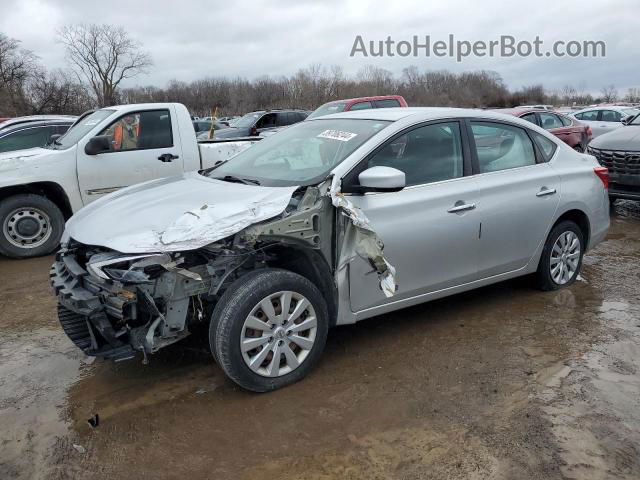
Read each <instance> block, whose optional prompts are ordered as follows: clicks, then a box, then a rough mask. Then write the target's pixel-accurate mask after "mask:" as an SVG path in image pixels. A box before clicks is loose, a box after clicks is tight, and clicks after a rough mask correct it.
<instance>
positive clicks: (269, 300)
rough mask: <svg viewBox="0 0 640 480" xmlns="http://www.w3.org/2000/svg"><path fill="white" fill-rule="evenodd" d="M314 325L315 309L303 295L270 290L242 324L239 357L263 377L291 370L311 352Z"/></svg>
mask: <svg viewBox="0 0 640 480" xmlns="http://www.w3.org/2000/svg"><path fill="white" fill-rule="evenodd" d="M317 326H318V321H317V318H316V312H315V310H314V308H313V305H311V302H309V300H308V299H307V298H306V297H305V296H304V295H301V294H299V293H296V292H292V291H282V292H276V293H273V294H271V295H269V296H267V297H265V298H263V299H262V300H261V301H260V302H258V304H257V305H255V306H254V307H253V309H252V310H251V312H250V313H249V315H248V316H247V318H246V319H245V321H244V324H243V325H242V330H241V335H240V349H241V352H242V357H243V359H244V361H245V363H246V365H247V366H248V367H249V368H250V369H251V370H252V371H253V372H254V373H257V374H258V375H261V376H263V377H281V376H283V375H286V374H288V373H291V372H292V371H293V370H295V369H296V368H298V367H299V366H300V365H301V364H302V363H303V362H304V361H305V359H306V358H307V356H308V355H309V353H310V352H311V349H312V348H313V346H314V344H315V340H316V332H317Z"/></svg>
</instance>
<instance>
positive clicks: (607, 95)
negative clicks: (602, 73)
mask: <svg viewBox="0 0 640 480" xmlns="http://www.w3.org/2000/svg"><path fill="white" fill-rule="evenodd" d="M600 93H601V94H602V101H603V102H605V103H612V102H615V101H616V100H617V99H618V90H617V89H616V87H615V86H614V85H607V86H606V87H602V88H601V89H600Z"/></svg>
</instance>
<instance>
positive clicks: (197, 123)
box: [193, 120, 229, 140]
mask: <svg viewBox="0 0 640 480" xmlns="http://www.w3.org/2000/svg"><path fill="white" fill-rule="evenodd" d="M212 124H213V125H214V132H216V131H219V130H224V129H225V128H229V126H228V125H225V124H224V123H221V122H215V123H214V122H212V121H211V120H194V121H193V129H194V130H195V131H196V139H198V140H209V138H210V134H211V125H212Z"/></svg>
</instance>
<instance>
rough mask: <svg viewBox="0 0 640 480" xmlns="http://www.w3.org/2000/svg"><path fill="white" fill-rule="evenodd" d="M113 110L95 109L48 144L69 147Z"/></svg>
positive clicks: (56, 146)
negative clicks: (53, 142) (54, 141)
mask: <svg viewBox="0 0 640 480" xmlns="http://www.w3.org/2000/svg"><path fill="white" fill-rule="evenodd" d="M114 112H115V110H96V111H95V112H93V113H91V114H89V115H87V116H86V117H84V118H82V119H80V120H78V121H77V122H76V123H75V124H74V125H73V127H71V128H70V129H69V130H67V133H65V134H64V135H63V136H61V137H60V138H58V140H57V141H56V143H55V144H52V145H50V146H51V147H52V148H63V149H64V148H69V147H72V146H73V145H75V144H76V143H78V141H79V140H80V139H81V138H82V137H84V136H85V135H86V134H87V133H89V131H91V130H92V129H93V127H95V126H96V125H97V124H99V123H100V122H101V121H102V120H104V119H105V118H107V117H108V116H110V115H112V114H113V113H114Z"/></svg>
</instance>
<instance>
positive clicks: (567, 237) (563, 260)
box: [549, 230, 581, 285]
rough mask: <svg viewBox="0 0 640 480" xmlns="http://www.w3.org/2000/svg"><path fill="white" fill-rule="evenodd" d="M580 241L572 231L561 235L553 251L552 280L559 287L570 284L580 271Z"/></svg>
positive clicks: (551, 263) (550, 261)
mask: <svg viewBox="0 0 640 480" xmlns="http://www.w3.org/2000/svg"><path fill="white" fill-rule="evenodd" d="M580 253H581V250H580V240H579V239H578V236H577V235H576V234H575V233H574V232H572V231H570V230H569V231H566V232H563V233H561V234H560V236H559V237H558V239H557V240H556V242H555V243H554V244H553V248H552V250H551V257H550V260H549V263H550V265H549V267H550V269H551V279H552V280H553V281H554V282H555V283H556V284H558V285H564V284H566V283H567V282H569V281H570V280H571V279H572V278H573V276H574V275H575V273H576V272H577V271H578V265H579V263H580Z"/></svg>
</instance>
